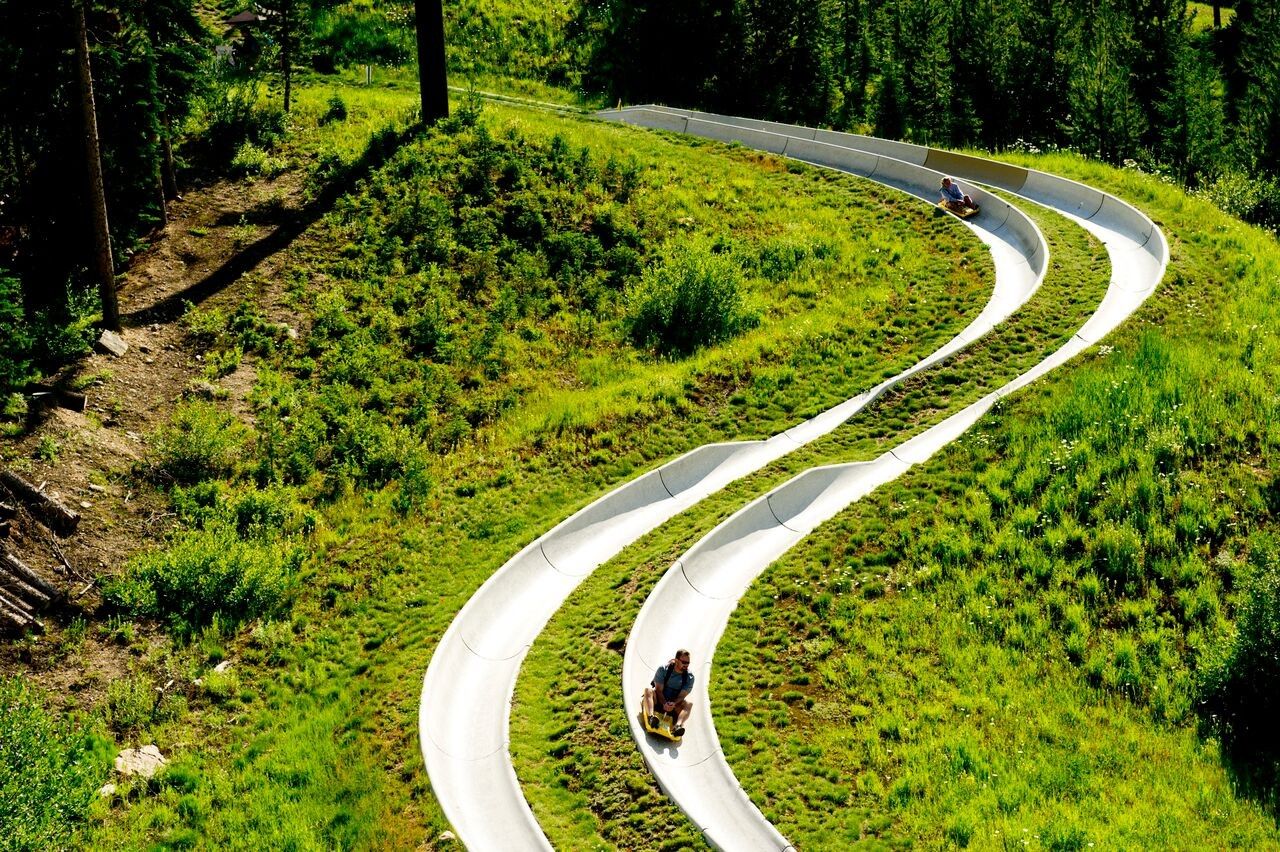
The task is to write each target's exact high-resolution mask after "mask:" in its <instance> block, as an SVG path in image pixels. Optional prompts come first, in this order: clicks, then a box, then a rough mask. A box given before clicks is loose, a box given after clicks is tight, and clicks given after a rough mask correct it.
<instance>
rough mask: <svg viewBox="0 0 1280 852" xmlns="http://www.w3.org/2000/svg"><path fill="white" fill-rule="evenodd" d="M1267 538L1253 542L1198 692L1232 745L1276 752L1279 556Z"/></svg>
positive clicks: (1266, 755) (1279, 749) (1268, 754)
mask: <svg viewBox="0 0 1280 852" xmlns="http://www.w3.org/2000/svg"><path fill="white" fill-rule="evenodd" d="M1276 551H1277V547H1276V542H1275V541H1274V540H1271V539H1270V538H1267V539H1265V540H1264V541H1262V542H1260V543H1255V547H1254V551H1253V553H1252V555H1251V562H1253V572H1252V573H1251V574H1250V576H1249V577H1248V579H1247V580H1246V581H1245V584H1244V603H1243V605H1242V606H1241V608H1240V611H1239V613H1238V616H1237V620H1236V632H1235V635H1234V636H1232V637H1231V638H1230V639H1229V640H1227V641H1226V642H1225V643H1224V644H1223V645H1222V646H1221V647H1220V648H1219V649H1218V652H1217V653H1216V655H1215V656H1214V657H1213V658H1212V659H1211V660H1210V661H1209V662H1208V663H1207V664H1206V665H1205V667H1204V669H1203V671H1202V675H1201V692H1202V695H1203V697H1204V701H1205V708H1206V709H1207V710H1208V711H1209V713H1210V714H1212V715H1213V716H1214V717H1216V718H1217V721H1218V723H1219V726H1220V727H1221V729H1222V732H1223V734H1224V739H1226V740H1227V741H1228V743H1229V745H1230V746H1231V747H1232V749H1233V750H1234V751H1237V752H1239V753H1242V754H1250V755H1253V756H1256V757H1260V758H1262V759H1263V760H1268V761H1274V760H1276V759H1277V758H1280V734H1278V733H1277V730H1276V726H1275V720H1276V719H1277V718H1278V717H1280V557H1278V555H1277V552H1276Z"/></svg>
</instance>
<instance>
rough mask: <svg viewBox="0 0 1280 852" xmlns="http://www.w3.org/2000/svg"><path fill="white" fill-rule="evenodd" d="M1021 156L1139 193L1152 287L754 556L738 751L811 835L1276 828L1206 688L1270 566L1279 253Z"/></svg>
mask: <svg viewBox="0 0 1280 852" xmlns="http://www.w3.org/2000/svg"><path fill="white" fill-rule="evenodd" d="M1027 162H1028V163H1029V164H1032V165H1035V166H1036V167H1037V168H1043V169H1046V170H1048V171H1052V172H1055V173H1059V174H1064V175H1067V176H1071V177H1076V178H1078V179H1080V180H1083V181H1085V182H1086V183H1089V184H1091V185H1094V186H1098V187H1101V188H1104V189H1107V190H1110V191H1114V192H1117V193H1118V194H1120V195H1121V196H1123V197H1126V198H1128V199H1130V200H1132V201H1133V202H1134V203H1136V204H1138V205H1139V206H1141V207H1142V208H1143V209H1144V210H1146V211H1148V212H1149V213H1150V214H1151V215H1152V216H1153V218H1155V219H1156V221H1157V222H1158V223H1159V224H1160V226H1161V227H1162V228H1163V229H1164V231H1165V233H1166V234H1167V235H1168V237H1169V239H1170V244H1171V249H1172V262H1171V264H1170V266H1169V271H1168V274H1167V275H1166V278H1165V281H1164V283H1163V284H1162V285H1161V287H1160V289H1159V290H1158V291H1157V293H1156V295H1155V296H1154V297H1153V298H1152V299H1151V300H1150V301H1149V302H1148V303H1147V304H1146V305H1145V306H1144V307H1143V308H1142V310H1141V311H1140V312H1139V313H1138V314H1137V315H1136V316H1135V317H1134V319H1133V320H1131V321H1130V322H1129V323H1127V324H1126V325H1125V326H1124V327H1123V328H1122V329H1121V330H1120V331H1119V332H1117V333H1116V334H1114V335H1112V337H1111V338H1110V339H1109V340H1108V341H1106V345H1105V346H1102V347H1097V348H1095V349H1094V350H1093V351H1092V352H1091V353H1090V354H1089V355H1087V356H1086V357H1085V358H1084V359H1082V360H1080V361H1078V362H1076V363H1074V364H1072V365H1070V366H1068V367H1067V368H1065V369H1063V370H1061V371H1059V372H1058V373H1055V374H1053V375H1051V376H1050V377H1048V378H1046V379H1044V380H1042V381H1041V382H1039V383H1037V384H1036V385H1035V386H1034V387H1033V388H1031V389H1029V390H1027V391H1024V392H1023V393H1021V394H1019V395H1018V396H1016V397H1015V398H1013V399H1011V400H1009V401H1008V402H1007V403H1005V404H1002V405H1001V406H999V407H998V408H997V410H996V411H994V412H993V413H992V414H991V415H990V416H988V417H987V418H985V419H984V420H983V421H982V422H981V423H980V424H979V425H978V426H977V427H976V428H975V429H974V430H973V431H972V432H971V433H970V434H969V435H967V436H966V437H965V438H963V439H962V440H961V441H960V442H959V443H958V444H957V445H955V446H953V447H951V448H949V449H947V450H945V451H943V452H942V453H940V454H939V455H938V456H937V457H935V458H934V459H933V460H931V461H930V462H929V463H928V464H926V465H925V466H923V467H922V468H920V469H918V470H914V471H911V472H910V473H908V474H907V475H906V476H904V477H903V478H902V479H901V480H899V481H898V482H896V483H894V484H892V485H890V486H888V487H886V488H883V489H881V490H880V491H879V492H877V493H875V494H874V495H872V496H871V497H870V498H868V499H867V500H864V501H862V502H861V503H859V504H857V505H856V506H855V507H854V508H852V509H851V510H849V511H847V512H845V513H844V514H842V515H841V516H840V517H838V518H836V519H835V520H833V521H832V522H831V523H829V524H827V525H826V526H825V527H823V528H822V529H820V530H818V531H817V532H815V533H814V534H813V535H812V536H810V537H809V538H808V539H807V540H806V541H805V543H804V544H803V545H802V546H800V547H798V548H796V549H795V550H794V551H793V552H791V553H790V554H788V555H787V556H786V557H785V558H784V559H783V560H781V561H780V562H779V564H777V565H775V566H774V567H772V568H771V569H770V570H769V571H768V573H767V574H766V575H765V576H764V577H763V578H762V580H761V581H760V582H759V583H757V585H756V586H755V587H754V588H753V589H752V591H751V593H750V594H749V595H748V596H747V598H746V599H744V601H743V604H742V606H741V607H740V608H739V610H738V611H737V613H736V614H735V616H734V619H733V621H732V623H731V624H730V627H729V630H728V631H727V633H726V635H725V637H724V640H723V642H722V646H721V647H722V651H723V657H722V659H721V661H720V663H719V665H718V666H717V678H716V681H715V683H713V684H712V686H711V689H712V691H713V694H714V695H715V699H716V708H717V711H718V712H717V726H718V728H719V732H720V735H721V740H722V743H723V744H724V746H725V751H726V755H727V757H728V758H729V760H730V763H731V765H732V766H733V768H734V770H735V772H736V773H737V775H738V778H739V779H740V781H741V782H742V784H743V786H744V788H745V789H746V790H747V791H748V792H749V793H750V794H751V796H752V797H753V799H754V800H755V801H756V802H757V803H758V804H759V806H760V807H761V809H762V810H763V811H764V813H765V814H766V815H767V816H768V817H769V818H770V819H772V820H773V821H775V823H776V824H777V825H778V827H779V828H780V829H781V830H782V831H783V832H784V833H785V834H786V835H787V836H788V837H789V838H791V839H792V840H793V841H795V842H796V843H797V844H798V845H799V847H800V848H811V849H823V848H848V847H850V846H853V845H855V844H857V843H859V842H868V843H870V842H872V841H881V842H886V843H889V844H891V845H900V844H902V845H906V844H911V843H924V844H926V845H931V846H932V845H950V846H966V845H972V846H974V847H976V848H995V847H1004V846H1008V845H1014V844H1016V845H1019V846H1021V845H1026V846H1030V847H1031V848H1048V849H1082V848H1089V847H1093V848H1117V847H1125V848H1134V847H1149V848H1150V847H1159V848H1183V849H1191V848H1227V847H1232V848H1264V847H1267V848H1271V847H1275V846H1276V845H1277V844H1278V843H1280V835H1278V834H1277V830H1276V823H1275V821H1274V817H1273V816H1272V815H1271V814H1269V813H1268V812H1267V811H1266V810H1265V806H1266V803H1267V802H1268V800H1269V799H1270V797H1271V796H1272V795H1273V794H1272V793H1271V792H1270V791H1269V790H1268V789H1267V788H1266V787H1265V786H1264V787H1258V786H1256V785H1253V784H1251V781H1252V780H1255V779H1258V778H1263V779H1265V778H1266V777H1267V771H1268V770H1267V769H1266V766H1267V761H1268V760H1270V759H1273V757H1274V756H1273V755H1265V754H1264V755H1261V757H1262V758H1263V759H1262V760H1261V761H1260V762H1261V764H1262V766H1261V768H1259V767H1258V766H1257V765H1251V763H1250V761H1251V760H1252V761H1257V760H1258V758H1259V755H1258V754H1256V753H1255V754H1252V755H1245V759H1243V760H1231V759H1228V758H1226V757H1224V755H1223V753H1222V752H1221V749H1220V745H1219V742H1218V741H1217V739H1215V738H1214V730H1215V729H1214V728H1213V727H1212V726H1211V725H1210V724H1209V723H1211V722H1212V719H1210V718H1207V716H1206V715H1201V714H1198V713H1197V708H1198V707H1199V706H1201V701H1203V700H1205V699H1206V686H1205V678H1204V675H1205V672H1206V669H1209V668H1212V666H1213V664H1214V663H1215V661H1216V660H1219V659H1222V658H1223V657H1224V655H1225V654H1226V650H1227V649H1228V648H1230V647H1231V645H1232V626H1231V625H1232V620H1233V619H1234V617H1235V615H1236V612H1237V607H1238V606H1239V604H1240V603H1241V601H1242V600H1243V594H1242V591H1241V590H1242V589H1243V588H1245V587H1246V586H1247V585H1249V583H1250V581H1251V579H1252V578H1253V577H1254V576H1255V575H1265V576H1273V574H1274V570H1275V568H1274V566H1275V564H1276V560H1277V550H1276V543H1275V538H1274V530H1275V521H1276V517H1275V513H1276V512H1277V510H1280V505H1278V504H1277V502H1276V500H1275V496H1274V495H1275V489H1276V482H1277V474H1276V451H1277V446H1278V444H1280V427H1278V425H1277V424H1278V423H1280V421H1278V420H1277V397H1276V394H1275V388H1276V384H1277V378H1280V376H1278V375H1277V372H1278V368H1277V359H1276V353H1275V340H1276V333H1277V331H1278V330H1280V315H1278V314H1277V309H1276V299H1277V295H1278V294H1277V289H1280V246H1277V243H1276V241H1275V240H1274V238H1272V237H1270V236H1267V235H1264V234H1262V233H1260V232H1258V231H1256V230H1253V229H1249V228H1247V227H1245V226H1242V225H1241V224H1239V223H1238V222H1235V221H1233V220H1230V219H1228V218H1226V217H1225V216H1223V215H1222V214H1220V213H1218V212H1217V211H1216V210H1214V209H1213V208H1211V207H1210V206H1209V205H1207V204H1205V203H1202V202H1200V201H1196V200H1192V199H1188V198H1187V197H1186V196H1185V195H1184V194H1183V193H1181V192H1180V191H1178V190H1176V189H1173V188H1171V187H1168V186H1165V185H1161V184H1159V183H1158V182H1156V181H1155V180H1153V179H1151V178H1148V177H1145V176H1142V175H1138V174H1135V173H1132V172H1117V171H1115V170H1112V169H1109V168H1106V167H1103V166H1098V165H1093V164H1088V163H1084V162H1081V161H1079V160H1076V159H1072V158H1069V157H1066V156H1058V157H1052V158H1045V159H1040V160H1034V161H1032V160H1028V161H1027ZM1268 572H1270V573H1268ZM1251 791H1252V792H1251Z"/></svg>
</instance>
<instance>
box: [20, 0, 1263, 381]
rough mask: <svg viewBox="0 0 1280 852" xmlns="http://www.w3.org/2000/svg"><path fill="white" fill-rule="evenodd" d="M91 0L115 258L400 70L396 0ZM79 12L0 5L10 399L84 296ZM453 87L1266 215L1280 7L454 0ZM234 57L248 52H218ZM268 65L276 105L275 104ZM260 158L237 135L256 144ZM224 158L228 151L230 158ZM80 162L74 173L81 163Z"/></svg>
mask: <svg viewBox="0 0 1280 852" xmlns="http://www.w3.org/2000/svg"><path fill="white" fill-rule="evenodd" d="M244 6H245V4H244V3H241V2H221V3H216V4H214V3H208V4H201V3H197V2H194V0H131V1H130V2H119V3H103V2H91V3H89V4H88V5H87V7H86V8H87V11H88V34H89V39H88V40H89V50H90V54H91V57H92V63H93V74H94V78H95V79H94V87H95V96H96V98H97V107H98V109H97V112H98V116H99V119H98V121H99V136H100V142H101V150H102V163H103V170H104V182H105V185H106V194H107V207H108V209H109V211H110V217H109V221H110V226H111V242H112V246H113V248H114V254H113V262H114V264H115V266H116V268H117V269H119V268H122V267H123V265H124V264H127V263H128V260H129V258H130V256H131V255H132V253H133V252H134V251H135V250H136V249H137V248H138V247H139V246H141V245H143V244H144V243H145V240H146V239H147V236H148V235H149V234H151V233H153V232H154V230H155V229H156V227H157V226H159V225H162V224H163V222H164V216H165V204H166V202H167V201H170V200H172V199H173V198H174V197H176V195H177V193H178V187H179V185H182V184H190V183H193V182H199V181H205V180H209V179H211V178H213V177H216V176H219V175H225V174H228V173H230V172H233V171H234V170H236V169H237V168H239V169H243V168H245V165H246V161H245V159H244V158H245V157H252V155H253V154H252V152H253V151H254V150H258V151H261V150H263V149H266V148H269V147H270V145H271V144H272V141H273V140H274V139H276V138H278V137H279V136H280V135H281V134H282V133H283V132H284V129H285V126H286V121H287V119H286V113H287V111H288V106H289V104H288V98H287V94H288V91H287V90H288V88H289V85H290V83H291V82H292V78H293V77H294V76H295V75H297V74H306V73H324V72H333V71H334V70H336V69H337V68H340V67H344V66H351V65H358V64H361V63H370V64H379V65H395V64H400V63H412V62H413V61H414V55H415V54H414V51H413V27H414V6H413V4H412V3H405V2H396V0H379V1H378V2H374V0H361V2H349V3H343V2H338V0H264V2H261V3H259V4H257V6H255V7H253V8H254V9H256V10H257V12H259V13H261V16H260V22H259V23H258V24H257V25H256V26H254V27H252V28H245V27H231V26H228V25H227V24H226V23H225V21H226V20H229V18H230V17H231V16H232V15H234V14H235V13H237V12H241V11H244V10H245V9H244V8H242V7H244ZM72 8H73V4H68V3H53V4H35V5H32V4H20V3H17V2H15V0H0V21H3V22H4V26H3V27H0V60H2V61H3V63H4V65H3V67H6V68H9V69H11V71H10V73H9V74H8V75H7V76H5V77H4V78H3V79H2V80H0V391H8V390H12V389H13V388H16V387H20V386H21V385H23V384H24V383H25V382H27V381H28V380H29V379H31V378H32V376H33V375H34V374H35V373H37V372H40V371H48V370H50V369H52V368H55V367H56V365H58V364H59V363H62V362H64V361H65V360H67V359H68V358H70V357H73V356H74V355H75V354H77V353H79V352H82V351H84V350H85V348H86V346H87V344H88V341H89V336H90V334H89V329H88V325H89V321H90V318H92V317H95V316H99V315H100V308H99V306H98V305H97V304H96V299H97V296H96V295H95V292H94V288H92V287H90V286H87V282H88V280H89V278H90V276H89V270H91V269H92V268H93V261H94V247H93V240H92V239H90V238H89V235H90V226H91V222H90V217H89V213H88V211H89V210H90V205H89V204H88V203H87V192H88V189H87V185H88V184H87V181H86V179H85V176H84V170H83V169H82V168H80V167H78V164H81V163H83V162H84V155H83V153H82V148H83V145H82V139H83V137H84V132H83V126H82V120H81V111H80V108H79V106H78V103H79V101H78V97H79V96H78V91H77V76H76V64H77V63H76V61H75V53H74V43H75V39H74V30H75V28H74V20H73V19H74V15H72V14H71V10H72ZM445 16H446V31H447V32H446V35H447V42H448V45H449V64H450V71H451V74H452V75H453V77H452V79H453V80H454V82H455V83H465V82H467V81H468V80H469V81H471V82H472V83H473V84H485V83H486V82H489V83H494V82H499V81H504V80H505V81H519V82H520V83H521V84H523V85H525V86H528V85H529V84H530V83H531V82H534V83H540V84H545V85H546V86H549V87H553V88H554V89H555V90H557V91H561V92H571V93H573V96H574V97H576V98H577V99H578V100H579V102H580V103H582V104H584V105H600V104H603V103H613V102H615V101H617V100H623V101H626V102H631V103H635V102H645V101H660V102H663V103H667V104H671V105H679V106H689V107H701V108H705V109H708V110H714V111H721V112H727V113H734V114H742V115H750V116H755V117H761V118H770V119H777V120H784V121H797V122H804V123H808V124H822V125H827V126H831V127H833V128H836V129H842V130H853V131H858V132H867V133H873V134H875V135H878V136H885V137H889V138H901V139H908V140H911V141H915V142H920V143H925V144H930V145H941V146H947V147H976V148H981V149H988V150H993V151H1004V150H1009V149H1023V150H1027V151H1032V152H1034V151H1048V150H1055V149H1071V150H1075V151H1078V152H1081V153H1084V154H1087V155H1090V156H1096V157H1099V158H1101V159H1103V160H1105V161H1107V162H1110V163H1113V164H1125V163H1127V164H1131V165H1134V166H1137V167H1139V168H1142V169H1144V170H1146V171H1150V172H1156V173H1159V174H1162V175H1166V176H1167V177H1168V179H1169V180H1171V181H1176V182H1178V183H1180V184H1182V185H1184V186H1186V187H1187V188H1189V189H1192V190H1196V191H1199V192H1203V193H1205V194H1207V195H1208V196H1209V197H1210V198H1211V199H1212V200H1214V201H1215V202H1216V203H1217V204H1218V205H1219V206H1220V207H1222V208H1223V209H1225V210H1226V211H1227V212H1230V213H1232V214H1234V215H1237V216H1239V217H1241V218H1243V219H1245V220H1246V221H1250V222H1254V223H1257V224H1261V225H1263V226H1265V227H1269V228H1272V229H1274V228H1275V227H1276V226H1277V225H1278V224H1280V143H1278V142H1277V140H1278V139H1280V51H1277V50H1276V49H1275V45H1276V44H1277V43H1280V6H1278V5H1277V4H1274V3H1268V2H1256V1H1255V0H1240V2H1238V3H1236V4H1234V6H1232V7H1229V8H1225V9H1222V8H1216V7H1208V6H1205V5H1203V4H1195V3H1187V2H1185V0H1069V2H1048V0H1014V2H999V3H997V2H993V0H983V2H977V3H967V2H966V3H961V2H959V0H768V2H765V0H658V2H644V3H641V2H635V0H597V2H582V0H556V2H552V3H527V2H518V0H503V1H502V2H495V0H465V1H464V2H459V3H447V4H445ZM223 41H231V42H232V43H234V44H236V45H238V49H239V51H240V57H239V61H238V62H236V63H234V64H233V63H231V62H228V61H227V58H226V56H223V57H222V58H219V57H217V56H216V55H215V44H216V43H220V42H223ZM252 79H262V80H266V81H269V82H271V83H272V85H274V86H276V87H277V88H278V89H283V90H285V94H286V97H285V99H284V102H283V103H281V101H280V99H279V98H265V97H263V96H262V90H261V89H260V88H259V87H254V86H246V85H244V83H245V82H246V81H247V80H252ZM246 145H248V146H250V147H249V148H248V149H246V148H245V146H246ZM237 157H239V160H237ZM73 164H74V165H73Z"/></svg>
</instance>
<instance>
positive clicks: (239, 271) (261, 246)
mask: <svg viewBox="0 0 1280 852" xmlns="http://www.w3.org/2000/svg"><path fill="white" fill-rule="evenodd" d="M420 130H421V125H418V124H414V125H412V126H410V127H408V128H406V129H404V130H392V129H389V128H388V129H385V130H382V131H380V132H378V133H375V134H374V135H373V137H372V138H371V139H370V140H369V144H368V146H366V148H365V151H364V154H362V155H361V157H360V159H358V160H356V161H355V162H354V163H352V164H351V165H350V166H347V167H345V168H343V169H341V170H340V171H339V172H338V173H337V174H335V175H334V176H333V177H332V178H330V179H329V180H328V181H327V182H326V183H325V185H324V187H323V188H322V189H321V190H320V192H319V193H318V194H317V195H316V197H315V198H313V199H312V200H311V201H309V202H308V203H307V204H305V205H304V206H303V207H302V208H301V209H300V210H298V211H297V212H296V213H293V214H292V215H288V216H285V217H283V218H282V220H281V221H280V224H279V225H278V226H277V227H276V229H275V230H273V231H271V232H270V233H269V234H267V235H266V236H264V237H262V238H261V239H259V240H257V241H256V242H254V243H251V244H250V245H248V246H246V247H245V248H244V249H243V250H242V251H240V252H238V253H237V254H235V255H234V256H232V257H231V258H229V259H228V260H227V261H226V262H225V263H223V264H222V266H220V267H218V268H217V269H215V270H214V271H213V272H211V273H209V274H208V275H207V276H205V277H204V278H203V279H202V280H200V281H197V282H196V283H195V284H192V285H191V286H190V287H187V288H185V289H184V290H181V291H180V292H177V293H173V294H170V295H169V296H166V297H165V298H163V299H161V300H160V301H159V302H156V303H155V304H154V305H150V306H148V307H145V308H141V309H139V310H136V311H133V312H131V313H128V314H125V315H124V316H123V317H122V318H121V321H122V323H123V325H124V326H125V327H126V328H131V327H134V328H136V327H137V326H142V325H148V324H149V323H155V322H171V321H173V320H175V319H177V318H178V317H180V316H182V314H183V313H184V312H185V311H186V308H187V304H188V303H191V304H193V305H198V304H200V303H202V302H203V301H204V300H206V299H208V298H209V297H210V296H213V295H216V294H217V293H219V292H221V291H222V290H224V289H226V287H227V286H228V285H229V284H231V283H232V282H233V281H235V280H236V279H238V278H239V277H240V276H241V275H244V274H245V273H246V272H249V271H250V270H252V269H254V268H255V267H257V266H258V265H259V264H261V263H262V262H263V261H265V260H266V259H267V258H269V257H271V256H272V255H274V254H276V253H277V252H280V251H281V250H283V249H285V248H287V247H288V246H289V245H290V244H291V243H292V242H293V241H294V240H295V239H297V238H298V237H299V236H300V235H301V234H302V232H303V231H305V230H306V229H307V228H309V227H311V226H312V225H313V224H315V223H316V221H318V220H319V219H320V218H321V217H322V216H324V214H325V213H327V212H329V210H330V209H332V208H333V204H334V202H336V201H337V200H338V199H339V198H341V197H342V196H343V195H346V194H347V193H348V192H350V191H351V190H352V189H354V188H355V185H356V183H357V182H359V181H360V180H361V179H363V178H365V177H367V176H368V175H369V174H370V173H371V172H373V171H374V170H375V169H377V168H378V167H380V166H381V165H383V164H384V163H385V162H386V161H387V160H388V159H389V158H390V157H391V155H392V154H394V153H395V152H396V150H397V149H398V148H399V147H400V146H401V145H403V144H404V143H405V142H407V141H408V140H409V139H411V138H413V136H415V135H416V134H417V133H419V132H420Z"/></svg>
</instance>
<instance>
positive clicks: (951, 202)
mask: <svg viewBox="0 0 1280 852" xmlns="http://www.w3.org/2000/svg"><path fill="white" fill-rule="evenodd" d="M942 202H943V203H944V204H946V205H947V207H948V208H950V209H951V210H953V211H955V212H956V213H963V212H964V211H965V210H966V209H969V210H977V209H978V205H977V204H974V203H973V199H972V198H970V197H969V196H967V195H965V194H964V193H963V192H961V191H960V187H958V186H956V184H955V182H953V181H952V180H951V178H949V177H944V178H943V179H942Z"/></svg>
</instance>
